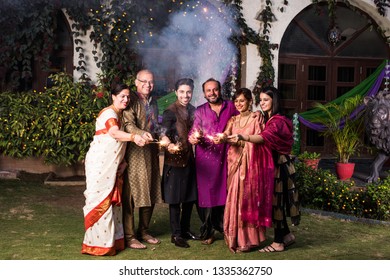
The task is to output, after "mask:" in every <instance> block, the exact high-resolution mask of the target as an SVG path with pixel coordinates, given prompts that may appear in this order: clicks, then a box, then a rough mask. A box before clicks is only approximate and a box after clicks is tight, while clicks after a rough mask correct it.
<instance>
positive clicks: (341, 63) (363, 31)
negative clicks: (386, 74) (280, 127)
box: [278, 3, 390, 155]
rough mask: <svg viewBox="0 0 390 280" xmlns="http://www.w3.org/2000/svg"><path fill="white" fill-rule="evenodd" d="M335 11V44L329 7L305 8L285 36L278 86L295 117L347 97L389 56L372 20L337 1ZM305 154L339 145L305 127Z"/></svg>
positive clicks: (280, 56)
mask: <svg viewBox="0 0 390 280" xmlns="http://www.w3.org/2000/svg"><path fill="white" fill-rule="evenodd" d="M334 12H335V17H334V25H335V26H337V27H338V29H339V32H340V33H339V34H340V36H339V41H338V42H337V43H335V44H333V43H332V42H331V41H330V40H329V38H328V34H329V30H330V29H331V28H332V27H333V26H334V25H333V22H332V20H331V18H329V16H328V9H327V5H325V4H323V5H321V4H319V5H310V6H308V7H307V8H306V9H304V10H302V11H301V12H300V13H299V14H298V15H297V16H296V17H295V18H294V19H293V21H292V22H291V23H290V24H289V26H288V28H287V29H286V31H285V33H284V36H283V38H282V41H281V44H280V52H279V72H278V73H279V80H278V81H279V85H278V87H279V89H280V90H281V92H282V94H283V106H284V107H285V108H286V110H287V113H288V114H289V115H292V114H293V113H295V112H298V113H299V112H305V111H307V110H309V109H310V108H312V106H313V104H314V103H315V102H320V103H327V102H329V101H331V100H333V99H335V98H337V97H339V96H341V95H343V94H344V93H346V92H347V91H349V90H350V89H352V88H353V87H355V86H356V85H358V84H359V83H360V82H361V81H363V80H364V79H365V78H367V77H368V76H369V75H370V74H371V73H373V72H374V71H375V69H376V68H377V67H378V66H379V65H380V64H381V62H382V61H383V60H384V59H387V58H388V57H389V54H390V50H389V47H388V45H387V44H386V40H385V39H384V38H383V37H382V36H381V34H380V33H379V32H378V31H377V26H375V23H374V20H373V19H372V18H370V17H369V16H368V15H367V14H365V13H364V12H362V11H360V10H357V8H355V9H351V8H350V7H348V6H346V5H345V4H343V3H337V6H336V9H335V11H334ZM301 150H308V151H313V152H314V151H315V152H320V153H322V154H323V155H329V154H331V153H332V151H333V146H332V143H331V142H330V141H325V139H324V138H323V137H322V136H320V135H319V133H318V132H317V131H314V130H311V129H309V128H306V127H301Z"/></svg>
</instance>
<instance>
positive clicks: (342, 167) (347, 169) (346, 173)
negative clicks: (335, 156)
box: [336, 162, 355, 181]
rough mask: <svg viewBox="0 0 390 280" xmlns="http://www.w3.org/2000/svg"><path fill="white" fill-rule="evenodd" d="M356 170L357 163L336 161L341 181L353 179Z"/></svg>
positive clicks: (337, 172)
mask: <svg viewBox="0 0 390 280" xmlns="http://www.w3.org/2000/svg"><path fill="white" fill-rule="evenodd" d="M354 170H355V163H352V162H348V163H342V162H336V174H337V177H338V178H339V180H341V181H345V180H348V179H351V177H352V175H353V171H354Z"/></svg>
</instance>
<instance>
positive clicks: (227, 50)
mask: <svg viewBox="0 0 390 280" xmlns="http://www.w3.org/2000/svg"><path fill="white" fill-rule="evenodd" d="M238 32H239V28H238V25H237V23H236V22H235V21H234V16H233V12H232V11H230V10H229V9H228V7H226V6H225V5H224V4H223V3H222V2H221V1H217V0H214V1H191V2H186V8H185V9H183V10H180V11H178V12H175V13H173V14H172V15H171V16H170V18H169V23H168V25H167V26H166V27H165V28H163V29H162V30H161V32H160V33H159V34H154V40H153V46H147V48H142V49H140V50H139V54H140V55H141V56H142V58H143V61H144V62H145V64H146V65H147V66H148V67H149V68H150V69H151V70H153V71H154V72H155V73H158V74H157V75H159V74H161V75H163V76H165V77H167V76H169V75H171V77H172V75H175V77H176V79H179V78H184V77H189V78H192V79H193V80H194V82H195V89H194V96H193V99H192V104H193V105H195V106H197V105H199V104H201V103H203V102H205V100H204V98H203V93H202V88H201V85H202V83H203V82H204V81H206V80H207V79H209V78H211V77H213V78H215V79H217V80H219V81H220V82H221V83H224V82H225V80H226V78H227V76H228V73H229V70H230V68H231V66H232V63H234V62H235V59H236V55H237V48H236V46H235V45H234V43H233V42H232V41H231V40H230V37H231V36H232V35H235V34H237V33H238ZM158 49H160V50H161V49H164V50H168V52H164V53H161V51H160V52H159V51H156V50H158ZM162 56H163V57H162ZM172 68H174V73H168V71H172ZM170 90H172V89H170Z"/></svg>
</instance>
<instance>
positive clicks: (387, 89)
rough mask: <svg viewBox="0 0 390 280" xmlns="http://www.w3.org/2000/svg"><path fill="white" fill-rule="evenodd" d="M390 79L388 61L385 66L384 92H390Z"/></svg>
mask: <svg viewBox="0 0 390 280" xmlns="http://www.w3.org/2000/svg"><path fill="white" fill-rule="evenodd" d="M389 79H390V62H389V61H388V62H387V64H386V66H385V88H384V91H385V92H386V93H388V91H389Z"/></svg>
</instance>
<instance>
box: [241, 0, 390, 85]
mask: <svg viewBox="0 0 390 280" xmlns="http://www.w3.org/2000/svg"><path fill="white" fill-rule="evenodd" d="M349 2H350V4H351V5H352V6H355V7H357V8H359V9H360V10H362V11H364V12H366V13H367V14H368V15H369V16H371V17H372V18H373V19H374V20H375V22H376V23H377V24H378V25H379V26H381V28H382V29H383V30H384V31H385V35H386V36H390V12H388V13H387V15H386V16H385V17H383V16H381V15H379V13H378V12H377V10H376V6H375V4H374V1H372V0H349ZM242 3H243V4H242V6H243V15H244V18H245V20H246V22H247V24H248V26H249V27H251V28H252V29H253V30H255V31H261V30H262V26H261V22H260V21H259V20H257V19H256V17H257V15H258V14H259V13H260V11H262V10H263V9H264V7H265V0H243V1H242ZM281 3H282V1H273V6H272V11H273V13H274V14H275V17H276V20H275V22H273V23H272V26H271V28H270V30H271V34H269V37H270V42H271V43H273V44H278V45H280V43H281V40H282V38H283V34H284V32H285V30H286V28H287V27H288V25H289V24H290V22H291V21H292V20H293V18H294V17H295V16H296V15H297V14H299V13H300V12H301V11H302V10H303V9H305V8H306V7H307V6H309V5H311V4H312V0H300V1H288V5H287V6H285V5H282V4H281ZM280 8H283V12H281V10H280ZM244 53H245V56H243V58H242V65H243V66H244V67H245V70H244V71H243V75H242V79H241V86H246V87H248V88H250V89H253V87H254V85H255V83H256V79H257V76H258V74H259V70H260V65H261V58H260V56H259V52H258V50H257V46H255V45H253V44H249V45H248V46H245V51H244ZM273 54H274V60H273V66H274V69H275V85H277V77H278V64H279V51H278V50H274V51H273Z"/></svg>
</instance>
